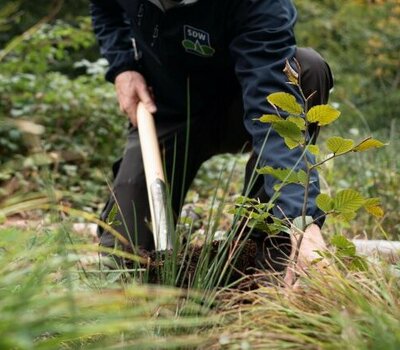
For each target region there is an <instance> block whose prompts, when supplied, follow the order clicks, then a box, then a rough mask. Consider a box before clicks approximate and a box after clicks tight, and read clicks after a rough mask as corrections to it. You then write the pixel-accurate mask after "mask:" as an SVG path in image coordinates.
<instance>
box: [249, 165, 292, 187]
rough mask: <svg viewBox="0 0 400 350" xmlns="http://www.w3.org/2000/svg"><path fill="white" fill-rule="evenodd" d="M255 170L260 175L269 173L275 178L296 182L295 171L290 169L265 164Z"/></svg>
mask: <svg viewBox="0 0 400 350" xmlns="http://www.w3.org/2000/svg"><path fill="white" fill-rule="evenodd" d="M257 172H258V173H259V174H261V175H271V176H273V177H275V178H276V179H278V180H280V181H282V182H283V181H284V182H291V183H293V182H297V181H298V178H297V174H296V172H295V171H292V170H291V169H281V168H276V169H275V168H273V167H271V166H266V167H263V168H260V169H258V170H257Z"/></svg>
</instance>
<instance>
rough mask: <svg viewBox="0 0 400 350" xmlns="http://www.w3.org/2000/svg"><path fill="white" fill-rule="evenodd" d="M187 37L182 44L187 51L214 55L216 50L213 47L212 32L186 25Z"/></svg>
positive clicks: (199, 54)
mask: <svg viewBox="0 0 400 350" xmlns="http://www.w3.org/2000/svg"><path fill="white" fill-rule="evenodd" d="M184 33H185V39H184V40H183V41H182V45H183V47H184V48H185V50H186V52H189V53H192V54H195V55H198V56H202V57H212V56H213V55H214V53H215V50H214V49H213V48H212V47H211V43H210V34H209V33H207V32H205V31H204V30H200V29H197V28H194V27H191V26H184Z"/></svg>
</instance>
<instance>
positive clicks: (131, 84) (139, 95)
mask: <svg viewBox="0 0 400 350" xmlns="http://www.w3.org/2000/svg"><path fill="white" fill-rule="evenodd" d="M115 90H116V92H117V98H118V102H119V108H120V109H121V112H123V113H125V114H126V115H127V116H128V117H129V119H130V120H131V123H132V124H133V126H135V127H136V126H137V117H136V110H137V105H138V103H139V102H143V104H144V106H145V107H146V109H147V110H148V111H149V113H155V112H156V111H157V107H156V105H155V103H154V99H153V97H152V93H151V91H150V89H149V88H148V86H147V84H146V81H145V80H144V78H143V76H142V75H141V74H140V73H138V72H134V71H126V72H122V73H120V74H118V75H117V77H116V78H115Z"/></svg>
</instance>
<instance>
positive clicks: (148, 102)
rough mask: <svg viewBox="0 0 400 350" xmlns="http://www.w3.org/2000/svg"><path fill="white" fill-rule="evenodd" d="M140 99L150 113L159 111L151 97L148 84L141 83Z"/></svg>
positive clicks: (138, 91) (139, 89) (139, 88)
mask: <svg viewBox="0 0 400 350" xmlns="http://www.w3.org/2000/svg"><path fill="white" fill-rule="evenodd" d="M137 93H138V97H139V100H140V101H141V102H142V103H143V104H144V106H145V107H146V109H147V110H148V112H149V113H155V112H157V107H156V105H155V104H154V102H153V99H152V98H151V95H150V92H149V90H148V88H147V86H146V85H140V86H138V89H137Z"/></svg>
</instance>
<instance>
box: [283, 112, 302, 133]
mask: <svg viewBox="0 0 400 350" xmlns="http://www.w3.org/2000/svg"><path fill="white" fill-rule="evenodd" d="M286 120H288V121H289V122H292V123H294V124H296V125H297V126H298V127H299V129H300V130H302V131H304V130H306V121H305V120H304V118H302V117H296V116H293V115H291V116H289V117H287V118H286Z"/></svg>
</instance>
